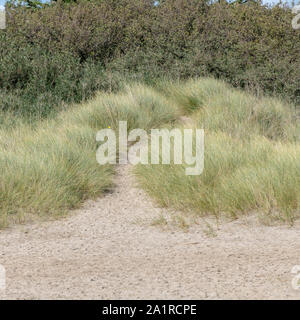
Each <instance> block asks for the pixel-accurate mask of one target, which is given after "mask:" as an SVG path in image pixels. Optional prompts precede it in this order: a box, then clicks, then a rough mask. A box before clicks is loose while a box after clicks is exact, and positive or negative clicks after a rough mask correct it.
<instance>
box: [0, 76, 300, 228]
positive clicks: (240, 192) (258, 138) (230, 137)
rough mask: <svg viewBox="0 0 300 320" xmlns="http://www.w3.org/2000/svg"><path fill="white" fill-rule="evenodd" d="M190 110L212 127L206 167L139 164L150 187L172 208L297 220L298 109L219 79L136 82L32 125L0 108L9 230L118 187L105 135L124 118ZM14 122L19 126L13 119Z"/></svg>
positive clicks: (139, 122) (1, 190) (3, 214)
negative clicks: (195, 172)
mask: <svg viewBox="0 0 300 320" xmlns="http://www.w3.org/2000/svg"><path fill="white" fill-rule="evenodd" d="M179 115H189V116H190V117H191V118H192V119H193V120H194V122H195V126H196V127H198V128H202V127H204V128H205V141H206V143H205V169H204V172H203V174H202V175H201V176H194V177H191V176H189V177H188V176H185V174H184V168H185V166H184V165H171V166H166V165H155V166H151V165H150V166H137V168H136V172H137V176H138V178H139V181H140V182H141V185H142V186H143V187H144V188H145V189H146V190H147V191H148V192H149V194H150V195H151V196H153V197H154V198H156V199H157V200H158V202H159V203H160V204H162V205H164V206H169V207H174V208H178V209H184V210H185V211H192V212H195V213H197V214H200V215H204V214H214V215H216V216H218V215H220V213H225V214H227V215H230V216H233V217H236V216H237V215H238V214H240V213H246V212H249V211H251V210H258V211H259V212H261V213H262V214H263V215H265V216H268V217H269V216H272V217H274V216H276V217H280V218H281V219H284V220H287V221H289V222H291V221H292V220H293V219H294V217H295V216H296V215H297V213H298V212H299V202H300V179H299V177H300V161H299V158H300V146H299V123H297V122H296V114H295V111H294V109H293V107H292V106H290V105H284V104H283V103H282V102H280V101H278V100H275V99H269V98H261V99H258V98H255V97H254V96H251V95H248V94H246V93H242V92H241V91H238V90H234V89H232V88H231V87H230V86H227V85H225V84H224V83H223V82H218V81H215V80H211V79H201V80H191V81H189V82H186V83H177V84H172V83H167V82H162V83H160V84H158V85H157V89H155V90H154V89H151V88H148V87H145V86H142V85H132V86H128V87H127V88H126V89H125V90H124V91H122V92H120V93H119V94H105V93H99V94H98V95H97V96H96V98H95V99H93V100H91V101H89V102H87V103H84V104H81V105H77V106H74V107H73V108H71V109H70V110H68V111H65V112H62V113H60V114H59V115H58V116H57V117H56V118H55V119H52V120H48V121H43V122H40V123H36V124H34V125H33V126H29V125H28V124H25V123H23V122H22V121H21V120H19V119H15V118H11V117H9V116H7V115H4V114H0V123H1V129H0V175H1V180H0V227H3V226H6V225H7V224H9V223H10V222H22V221H26V220H27V219H29V218H30V219H31V218H33V217H35V216H44V217H49V216H59V215H62V214H64V213H66V212H67V211H68V210H69V209H72V208H76V207H78V206H79V205H80V204H81V203H82V202H83V201H84V200H85V199H88V198H95V197H98V196H101V195H102V194H103V193H104V192H105V191H106V190H107V189H109V188H111V186H112V177H113V172H114V168H113V167H112V166H109V165H106V166H100V165H99V164H98V163H97V162H96V150H97V143H96V141H95V137H96V133H97V131H98V130H100V129H102V128H107V127H108V126H110V127H111V128H113V129H116V130H117V129H118V121H119V120H127V121H128V130H131V129H133V128H144V129H146V130H148V131H149V130H150V129H151V128H158V127H162V126H169V127H170V126H175V125H176V119H178V116H179ZM11 124H12V126H11V127H10V125H11Z"/></svg>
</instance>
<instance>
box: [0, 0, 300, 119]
mask: <svg viewBox="0 0 300 320" xmlns="http://www.w3.org/2000/svg"><path fill="white" fill-rule="evenodd" d="M153 3H154V1H152V0H122V1H120V0H114V1H111V0H110V1H108V0H101V1H100V0H97V1H88V2H87V1H79V2H76V3H72V4H66V3H65V4H63V3H59V2H58V3H54V4H51V5H50V6H46V7H44V8H42V9H28V8H24V7H13V6H12V7H11V8H10V9H8V18H7V20H8V27H7V30H6V31H4V32H1V37H0V44H1V47H0V68H1V69H0V95H1V98H2V99H1V102H0V108H1V109H5V110H11V111H17V112H21V113H22V114H30V115H33V114H34V115H41V116H43V115H48V114H49V112H50V111H51V110H54V109H55V106H58V105H61V102H72V101H80V100H81V99H84V98H88V97H90V96H91V95H92V94H93V92H94V91H95V90H97V89H110V90H112V89H114V88H118V86H119V84H120V79H122V77H130V78H131V79H138V80H144V81H146V82H148V83H149V82H153V81H155V79H157V78H162V77H171V78H188V77H191V76H204V75H205V76H206V75H213V76H214V77H216V78H223V79H225V80H226V81H228V82H230V83H231V84H233V85H235V86H238V87H243V88H248V89H251V90H255V91H256V92H257V93H259V92H262V91H263V92H265V93H268V94H276V95H280V96H282V97H284V98H285V99H288V100H291V101H293V102H295V103H297V104H299V103H300V88H299V83H300V73H299V66H300V31H299V30H293V29H292V26H291V21H292V13H291V11H290V10H289V9H287V8H282V7H279V6H277V7H274V8H267V7H265V6H263V5H261V4H260V3H256V2H249V3H247V4H237V3H236V4H228V3H227V2H225V1H221V2H218V3H215V4H208V2H207V1H205V0H191V1H186V0H165V1H160V3H159V4H158V5H156V6H155V5H153Z"/></svg>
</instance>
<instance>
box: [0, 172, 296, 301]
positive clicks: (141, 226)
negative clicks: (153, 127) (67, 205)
mask: <svg viewBox="0 0 300 320" xmlns="http://www.w3.org/2000/svg"><path fill="white" fill-rule="evenodd" d="M116 180H117V181H116V183H117V188H116V190H115V192H113V193H112V194H109V195H107V196H105V197H104V198H101V199H99V200H97V201H95V202H91V201H89V202H88V203H87V204H86V205H85V207H84V208H83V209H81V210H78V211H76V212H74V213H73V214H71V215H70V216H69V217H68V218H65V219H63V220H58V221H51V222H46V223H35V224H31V225H24V226H15V227H13V228H10V229H7V230H2V231H0V264H2V265H4V266H5V268H6V273H7V288H6V291H1V290H0V298H1V299H5V298H6V299H285V298H287V299H299V298H300V290H299V291H297V290H294V289H293V288H292V286H291V280H292V278H293V276H294V275H292V274H291V268H292V267H293V266H294V265H298V264H299V265H300V241H299V240H300V226H299V224H297V225H296V226H294V227H293V228H289V227H287V226H275V227H274V226H273V227H266V226H263V225H259V224H257V223H256V222H253V221H251V220H249V221H250V222H249V221H248V222H245V221H244V220H237V221H234V222H229V223H223V224H222V225H221V226H220V229H219V230H218V232H217V233H216V236H213V237H212V236H210V235H209V234H208V233H207V232H204V229H203V226H202V225H201V224H199V225H194V226H193V227H191V228H190V230H189V231H188V232H184V231H183V230H180V229H176V228H173V227H168V228H165V229H162V228H161V227H159V226H151V221H153V219H154V218H156V217H158V216H159V215H161V214H162V215H165V216H168V215H169V216H170V213H168V212H167V211H166V210H163V209H160V208H157V207H155V205H154V204H153V203H152V201H150V200H149V199H148V198H147V196H145V194H144V193H143V192H142V191H141V190H139V189H138V188H136V187H135V182H134V178H133V177H132V175H131V174H130V170H129V167H127V166H123V167H120V168H119V174H118V175H117V177H116Z"/></svg>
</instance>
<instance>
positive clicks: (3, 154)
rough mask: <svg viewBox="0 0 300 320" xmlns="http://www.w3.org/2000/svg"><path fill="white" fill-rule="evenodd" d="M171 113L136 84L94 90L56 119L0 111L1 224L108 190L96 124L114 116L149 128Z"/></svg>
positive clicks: (51, 213) (108, 172) (63, 209)
mask: <svg viewBox="0 0 300 320" xmlns="http://www.w3.org/2000/svg"><path fill="white" fill-rule="evenodd" d="M175 119H176V112H175V109H174V108H172V106H171V105H170V104H169V103H168V101H167V100H166V99H164V98H163V97H162V96H161V95H159V94H158V93H157V92H155V91H154V90H153V89H150V88H146V87H143V86H139V85H132V86H130V87H128V88H127V89H126V90H124V91H123V92H121V93H119V94H116V95H114V94H106V93H99V94H98V95H97V96H96V97H95V99H93V100H91V101H89V102H87V103H83V104H81V105H76V106H74V107H72V108H69V110H68V111H65V112H61V113H59V114H58V115H57V117H56V118H55V119H52V120H47V121H46V120H45V121H41V122H38V123H34V124H32V125H29V124H27V123H23V122H22V120H20V119H19V118H15V117H13V116H10V115H8V114H4V113H2V114H1V115H0V121H2V123H3V125H2V126H1V129H0V176H1V179H0V227H5V226H7V225H9V224H10V223H20V222H24V221H27V220H29V219H35V218H36V217H44V218H49V217H58V216H61V215H64V214H66V213H67V212H68V210H70V209H74V208H77V207H78V206H80V204H82V202H83V201H84V200H86V199H88V198H96V197H98V196H101V195H103V194H104V193H105V191H107V190H109V189H110V188H111V187H112V185H113V184H112V177H113V173H114V167H113V166H111V165H104V166H100V165H99V164H98V163H97V161H96V150H97V147H98V145H97V143H96V133H97V131H98V130H100V129H102V128H107V127H108V126H110V127H111V128H113V129H117V127H118V121H119V120H127V121H128V130H131V129H133V128H144V129H146V130H148V129H150V128H151V127H159V126H161V125H162V124H164V123H167V122H170V123H172V122H173V121H175ZM4 124H6V125H4ZM10 124H13V125H12V126H11V127H10Z"/></svg>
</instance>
